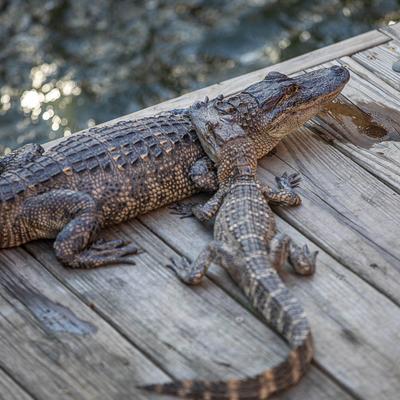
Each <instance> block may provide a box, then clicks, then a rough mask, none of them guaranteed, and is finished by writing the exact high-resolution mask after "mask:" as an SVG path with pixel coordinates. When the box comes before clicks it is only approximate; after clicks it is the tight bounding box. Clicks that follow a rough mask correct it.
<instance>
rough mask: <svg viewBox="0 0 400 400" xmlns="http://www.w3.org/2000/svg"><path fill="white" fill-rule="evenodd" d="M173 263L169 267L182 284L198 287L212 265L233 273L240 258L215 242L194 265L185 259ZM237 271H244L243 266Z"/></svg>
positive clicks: (175, 260) (222, 244)
mask: <svg viewBox="0 0 400 400" xmlns="http://www.w3.org/2000/svg"><path fill="white" fill-rule="evenodd" d="M171 262H172V265H168V267H169V268H171V269H172V270H173V271H174V272H175V273H176V275H177V276H178V278H179V279H180V280H181V281H182V282H184V283H186V284H188V285H198V284H199V283H201V281H202V280H203V278H204V275H205V274H206V273H207V271H208V268H209V267H210V265H211V263H215V264H218V265H220V266H221V267H222V268H224V269H226V270H229V271H232V267H233V265H236V264H237V263H238V262H239V258H238V257H237V256H236V253H235V252H234V251H233V250H232V249H230V248H229V247H228V246H227V245H225V244H224V243H222V242H219V241H217V240H213V241H212V242H210V243H209V244H208V245H207V246H206V247H205V248H204V249H203V251H202V252H201V253H200V254H199V256H198V257H197V259H196V260H195V261H194V262H193V263H192V264H191V263H190V261H189V260H188V259H187V258H185V257H181V258H180V259H176V258H172V259H171ZM237 269H238V271H239V270H241V269H243V265H242V264H240V266H238V268H237Z"/></svg>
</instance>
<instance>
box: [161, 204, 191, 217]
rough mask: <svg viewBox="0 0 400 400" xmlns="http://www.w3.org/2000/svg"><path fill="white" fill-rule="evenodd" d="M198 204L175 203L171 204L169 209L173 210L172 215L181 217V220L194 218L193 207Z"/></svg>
mask: <svg viewBox="0 0 400 400" xmlns="http://www.w3.org/2000/svg"><path fill="white" fill-rule="evenodd" d="M196 204H197V203H174V204H171V205H170V206H169V207H168V208H169V209H170V210H172V211H171V214H172V215H179V218H180V219H184V218H192V217H194V214H193V207H194V206H195V205H196Z"/></svg>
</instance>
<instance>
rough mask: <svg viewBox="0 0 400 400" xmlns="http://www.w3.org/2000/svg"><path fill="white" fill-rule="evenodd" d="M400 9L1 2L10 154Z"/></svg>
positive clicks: (0, 61) (3, 115)
mask: <svg viewBox="0 0 400 400" xmlns="http://www.w3.org/2000/svg"><path fill="white" fill-rule="evenodd" d="M399 16H400V12H399V11H398V4H397V1H396V0H370V1H368V7H365V2H361V1H358V0H356V1H350V0H333V1H329V2H327V1H323V0H312V1H311V0H290V1H289V0H287V1H285V0H282V1H274V0H250V1H249V0H229V1H228V0H219V1H215V0H185V1H183V0H181V1H179V0H149V1H144V0H143V1H140V0H137V1H135V2H132V1H128V0H121V1H118V2H115V1H112V0H97V1H94V2H93V1H89V0H80V1H72V0H47V1H44V0H31V1H29V2H26V1H23V0H12V1H11V0H0V153H2V152H8V151H10V149H11V148H14V147H17V146H20V145H22V144H24V143H27V142H32V141H34V142H45V141H48V140H49V139H54V138H56V137H60V136H63V135H65V136H68V135H70V134H71V132H74V131H77V130H79V129H82V128H85V127H87V126H92V125H94V124H95V123H99V122H102V121H105V120H109V119H112V118H115V117H117V116H119V115H123V114H126V113H129V112H133V111H135V110H137V109H140V108H143V107H146V106H149V105H151V104H154V103H157V102H159V101H162V100H164V99H167V98H171V97H175V96H177V95H179V94H181V93H183V92H187V91H190V90H194V89H196V88H198V87H201V86H205V85H207V84H211V83H214V82H216V81H219V80H223V79H227V78H230V77H233V76H235V75H238V74H242V73H246V72H249V71H252V70H255V69H258V68H261V67H264V66H266V65H270V64H272V63H276V62H279V61H281V60H283V59H287V58H290V57H293V56H295V55H298V54H302V53H304V52H307V51H310V50H312V49H315V48H317V47H321V46H324V45H326V44H329V43H332V42H336V41H338V40H341V39H344V38H346V37H349V36H353V35H356V34H358V33H360V32H363V31H366V30H369V29H372V28H373V27H374V26H375V25H376V24H378V23H385V22H386V23H387V22H389V21H391V20H397V19H398V18H399Z"/></svg>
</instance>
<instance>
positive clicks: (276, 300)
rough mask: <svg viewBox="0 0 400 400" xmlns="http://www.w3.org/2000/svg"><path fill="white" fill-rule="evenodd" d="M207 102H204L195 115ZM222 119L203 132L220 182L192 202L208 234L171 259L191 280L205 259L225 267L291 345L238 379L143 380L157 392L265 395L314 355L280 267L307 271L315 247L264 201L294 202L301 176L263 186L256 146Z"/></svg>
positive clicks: (196, 279)
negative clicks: (294, 235) (280, 225)
mask: <svg viewBox="0 0 400 400" xmlns="http://www.w3.org/2000/svg"><path fill="white" fill-rule="evenodd" d="M212 107H213V105H211V107H210V106H209V105H206V104H204V103H203V104H202V105H200V106H199V108H200V109H202V110H201V111H199V112H198V115H201V113H204V110H205V109H207V108H208V109H209V108H212ZM206 114H208V112H206ZM196 119H197V116H196V117H195V118H194V121H196ZM206 120H207V121H208V117H207V118H205V119H203V120H202V119H201V118H200V120H199V121H197V122H200V125H202V124H203V122H204V121H206ZM228 120H229V119H228ZM225 122H227V121H224V123H221V121H220V122H218V123H216V124H214V125H212V126H211V125H210V124H208V126H209V128H208V132H207V131H205V132H207V137H206V138H204V137H203V140H205V141H206V142H207V143H208V149H209V150H211V149H212V148H213V147H214V145H215V144H216V143H217V142H219V143H220V146H219V147H220V149H219V150H218V151H217V152H213V156H214V158H216V161H217V165H218V181H219V189H218V191H217V192H216V193H215V195H214V196H213V197H212V198H211V199H210V200H209V201H208V202H207V203H205V204H204V205H197V206H195V207H193V209H192V210H193V214H194V215H195V216H196V217H197V218H198V219H199V220H201V221H209V220H210V219H211V218H213V217H214V216H215V215H216V219H215V225H214V240H213V241H212V242H211V243H210V244H208V246H207V247H206V248H205V249H204V250H203V251H202V252H201V253H200V255H199V256H198V258H197V259H196V260H195V262H194V263H193V264H190V263H189V262H188V260H187V259H186V258H182V259H181V260H179V261H178V260H175V259H173V260H172V261H173V265H171V267H172V269H173V270H174V271H175V272H176V274H177V275H178V276H179V278H180V279H181V280H183V281H184V282H185V283H188V284H192V285H193V284H198V283H200V282H201V280H202V278H203V277H204V274H205V273H206V272H207V269H208V268H209V266H210V264H211V263H216V264H218V265H220V266H221V267H223V268H224V269H226V270H227V272H228V273H229V274H230V275H231V277H232V278H233V279H234V280H235V281H236V282H237V283H238V285H239V287H240V288H241V289H242V290H243V291H244V293H245V294H246V295H247V296H248V297H249V299H250V300H251V302H252V304H253V305H254V306H255V307H256V308H257V309H258V310H259V311H260V312H261V313H262V315H263V316H264V317H265V319H266V320H267V322H268V323H269V324H270V325H271V326H272V327H273V328H274V329H276V330H277V331H278V332H279V333H280V334H281V335H282V336H283V337H284V338H285V339H286V340H287V341H288V342H289V344H290V346H291V351H290V353H289V356H288V358H287V359H286V360H285V361H283V362H281V363H280V364H278V365H277V366H275V367H273V368H271V369H268V370H266V371H264V372H262V373H260V374H259V375H257V376H255V377H251V378H247V379H243V380H240V379H230V380H228V381H225V382H224V381H217V382H208V381H178V382H172V383H166V384H155V385H148V386H144V387H142V389H144V390H147V391H154V392H156V393H158V394H170V395H176V396H179V397H182V398H185V399H199V400H200V399H207V400H214V399H230V400H242V399H248V400H250V399H254V400H257V399H266V398H268V397H269V396H270V395H271V394H272V393H275V392H277V391H280V390H282V389H284V388H286V387H288V386H290V385H293V384H295V383H296V382H298V381H299V379H300V378H301V377H302V375H303V374H304V373H305V371H306V369H307V368H308V366H309V364H310V362H311V359H312V357H313V341H312V336H311V331H310V326H309V323H308V321H307V319H306V316H305V314H304V311H303V309H302V307H301V305H300V304H299V303H298V301H297V300H296V299H295V298H294V297H293V296H292V295H291V294H290V292H289V290H288V289H287V288H286V287H285V286H284V284H283V282H282V281H281V279H280V278H279V275H278V272H279V271H280V270H281V268H282V267H283V264H284V263H285V261H286V260H287V259H288V260H289V262H290V263H291V264H292V266H293V268H294V270H295V271H296V272H297V273H298V274H301V275H310V274H313V273H314V271H315V259H316V256H317V252H315V253H313V254H311V253H310V251H309V250H308V247H307V246H304V247H303V248H300V247H299V246H297V245H296V244H295V243H294V242H293V241H292V240H291V239H290V238H289V237H288V236H287V235H284V234H281V233H277V230H276V224H275V218H274V216H273V214H272V211H271V209H270V207H269V205H268V202H273V203H275V204H281V205H286V206H296V205H299V204H300V203H301V199H300V197H299V196H298V195H297V194H296V193H295V192H294V190H293V188H294V187H296V186H297V185H298V183H299V177H298V175H297V174H293V175H290V176H288V175H287V174H284V175H283V176H282V177H280V178H276V180H277V183H278V190H274V189H272V188H270V187H269V186H263V185H261V184H260V183H259V182H258V181H257V178H256V166H257V150H256V148H255V145H254V143H253V141H252V140H251V139H250V138H249V137H246V135H245V133H244V132H243V131H242V130H241V128H240V127H237V126H236V127H235V128H233V126H234V125H232V124H230V123H225ZM210 128H211V129H210ZM216 132H218V134H216ZM230 136H231V137H232V139H231V140H229V139H228V138H229V137H230ZM212 137H213V138H214V140H211V139H210V138H212ZM222 138H224V139H222ZM227 139H228V140H227ZM225 142H226V143H225Z"/></svg>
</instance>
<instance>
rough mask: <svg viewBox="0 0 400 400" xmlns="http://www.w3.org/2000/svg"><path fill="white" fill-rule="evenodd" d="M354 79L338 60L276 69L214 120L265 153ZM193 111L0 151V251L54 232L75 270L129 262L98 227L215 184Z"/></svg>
mask: <svg viewBox="0 0 400 400" xmlns="http://www.w3.org/2000/svg"><path fill="white" fill-rule="evenodd" d="M348 79H349V73H348V71H347V70H346V69H345V68H342V67H338V66H335V67H331V68H328V69H320V70H318V71H314V72H309V73H307V74H304V75H301V76H297V77H295V78H289V77H287V76H286V75H283V74H280V73H277V72H273V73H270V74H268V75H267V76H266V78H265V79H264V80H262V81H261V82H258V83H256V84H253V85H251V86H249V87H248V88H246V89H245V90H243V91H242V92H240V93H238V94H236V95H233V96H230V97H227V98H223V97H222V96H219V97H217V98H216V99H215V105H216V107H215V108H213V112H214V115H213V118H218V116H219V117H223V116H224V115H227V114H229V115H230V116H231V117H232V120H233V121H234V122H235V123H237V124H238V125H240V126H241V127H242V129H243V130H244V131H245V132H246V135H248V137H249V138H251V140H252V141H253V142H254V144H255V146H256V149H257V157H262V156H264V155H265V154H267V153H268V152H269V151H270V150H271V149H273V148H274V147H275V146H276V145H277V144H278V143H279V141H280V140H281V139H282V138H283V137H284V136H286V135H287V134H288V133H289V132H291V131H293V130H295V129H297V128H298V127H299V126H301V125H302V124H303V123H304V122H306V121H307V120H308V119H310V118H312V117H313V116H315V115H316V114H317V113H318V112H319V111H320V109H321V108H322V107H323V106H324V105H326V104H327V103H329V102H330V101H331V100H332V99H333V98H335V97H336V96H337V95H338V93H339V92H340V91H341V90H342V88H343V86H344V85H345V84H346V82H347V81H348ZM193 111H194V108H193V107H191V108H188V109H182V110H174V111H171V112H167V113H163V114H159V115H156V116H154V117H150V118H143V119H140V120H136V121H131V120H127V121H121V122H116V123H114V124H112V125H110V126H105V127H95V128H91V129H88V130H86V131H83V132H82V133H78V134H75V135H72V136H70V137H69V138H67V139H66V140H64V141H62V142H61V143H59V144H58V145H56V146H54V147H52V148H51V149H49V150H47V151H44V150H43V148H42V147H41V146H39V145H27V146H25V147H23V148H21V149H19V150H16V151H14V152H12V153H10V154H9V155H7V156H5V157H3V158H2V159H1V160H0V248H6V247H13V246H18V245H21V244H23V243H26V242H28V241H31V240H35V239H41V238H49V239H52V238H55V242H54V250H55V253H56V257H57V258H58V259H59V260H60V261H61V262H62V263H63V264H65V265H67V266H69V267H83V268H92V267H97V266H101V265H104V264H108V263H115V262H120V261H123V260H125V256H127V255H129V254H132V253H134V252H135V251H136V250H137V249H136V247H135V246H134V245H133V244H129V243H125V242H123V241H121V240H112V241H104V240H96V237H97V234H98V231H99V230H100V229H101V228H103V227H105V226H109V225H111V224H116V223H119V222H122V221H125V220H127V219H129V218H134V217H136V216H137V215H140V214H144V213H146V212H148V211H151V210H153V209H156V208H158V207H161V206H163V205H166V204H168V203H172V202H175V201H178V200H181V199H184V198H186V197H188V196H191V195H193V194H194V193H196V192H199V191H207V190H209V191H215V190H216V189H217V181H216V177H215V172H214V169H213V166H212V162H211V161H210V159H209V158H208V157H207V156H206V153H205V151H204V149H203V148H202V146H201V143H200V141H199V138H198V136H197V132H196V128H195V127H194V125H193V123H192V120H191V115H192V113H193Z"/></svg>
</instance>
